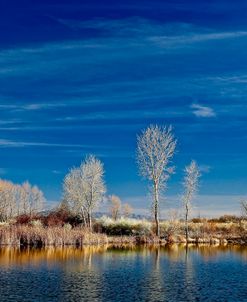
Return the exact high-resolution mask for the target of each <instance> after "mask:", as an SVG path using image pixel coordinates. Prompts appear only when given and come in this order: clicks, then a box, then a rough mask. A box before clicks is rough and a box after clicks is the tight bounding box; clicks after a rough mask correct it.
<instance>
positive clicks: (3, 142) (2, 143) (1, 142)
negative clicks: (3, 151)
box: [0, 139, 88, 148]
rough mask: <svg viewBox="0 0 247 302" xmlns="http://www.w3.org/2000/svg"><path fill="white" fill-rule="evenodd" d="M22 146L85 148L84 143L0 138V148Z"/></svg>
mask: <svg viewBox="0 0 247 302" xmlns="http://www.w3.org/2000/svg"><path fill="white" fill-rule="evenodd" d="M1 147H2V148H22V147H65V148H85V147H88V146H86V145H76V144H59V143H44V142H25V141H14V140H8V139H0V148H1Z"/></svg>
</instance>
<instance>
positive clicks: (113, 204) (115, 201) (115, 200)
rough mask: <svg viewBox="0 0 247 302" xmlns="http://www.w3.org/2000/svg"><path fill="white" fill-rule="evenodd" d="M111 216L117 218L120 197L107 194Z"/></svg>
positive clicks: (119, 208)
mask: <svg viewBox="0 0 247 302" xmlns="http://www.w3.org/2000/svg"><path fill="white" fill-rule="evenodd" d="M109 202H110V212H111V217H112V219H114V220H117V219H118V217H119V214H120V210H121V199H120V198H119V197H118V196H116V195H111V196H109Z"/></svg>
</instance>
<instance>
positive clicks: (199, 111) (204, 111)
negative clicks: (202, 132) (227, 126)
mask: <svg viewBox="0 0 247 302" xmlns="http://www.w3.org/2000/svg"><path fill="white" fill-rule="evenodd" d="M191 108H192V109H193V111H192V112H193V114H194V115H195V116H197V117H215V116H216V113H215V112H214V110H213V109H212V108H211V107H207V106H202V105H199V104H192V105H191Z"/></svg>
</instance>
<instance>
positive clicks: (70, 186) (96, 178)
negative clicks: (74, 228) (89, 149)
mask: <svg viewBox="0 0 247 302" xmlns="http://www.w3.org/2000/svg"><path fill="white" fill-rule="evenodd" d="M103 177H104V168H103V164H102V163H101V161H100V160H98V159H97V158H95V156H93V155H90V156H88V157H87V158H86V159H85V161H84V162H82V163H81V165H80V167H78V168H73V169H72V170H71V171H70V172H69V173H68V174H67V175H66V176H65V179H64V184H63V188H64V200H65V201H67V203H68V205H69V208H70V209H71V210H72V211H73V212H74V213H76V214H79V215H81V216H82V218H83V221H84V224H85V225H86V226H87V227H89V228H91V227H92V212H93V210H94V209H95V207H96V206H97V205H98V204H99V203H100V202H101V201H102V200H103V196H104V194H105V191H106V189H105V184H104V180H103Z"/></svg>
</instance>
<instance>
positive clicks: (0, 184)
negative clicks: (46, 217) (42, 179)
mask: <svg viewBox="0 0 247 302" xmlns="http://www.w3.org/2000/svg"><path fill="white" fill-rule="evenodd" d="M44 201H45V198H44V195H43V192H42V191H41V190H40V189H39V188H38V187H37V186H34V187H32V186H31V185H30V184H29V182H25V183H24V184H23V185H17V184H13V183H12V182H10V181H6V180H0V219H1V220H3V221H7V220H8V219H11V218H14V217H15V216H18V215H22V214H26V215H33V214H36V213H37V212H39V211H41V210H42V208H43V204H44Z"/></svg>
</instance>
